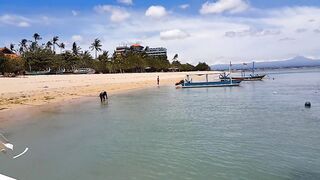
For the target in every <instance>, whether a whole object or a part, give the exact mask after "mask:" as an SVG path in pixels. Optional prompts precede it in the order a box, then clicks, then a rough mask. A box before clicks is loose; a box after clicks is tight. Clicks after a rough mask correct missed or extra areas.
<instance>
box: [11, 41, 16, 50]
mask: <svg viewBox="0 0 320 180" xmlns="http://www.w3.org/2000/svg"><path fill="white" fill-rule="evenodd" d="M10 50H11V51H13V52H15V51H16V50H15V49H14V44H12V43H11V44H10Z"/></svg>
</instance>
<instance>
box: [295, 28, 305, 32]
mask: <svg viewBox="0 0 320 180" xmlns="http://www.w3.org/2000/svg"><path fill="white" fill-rule="evenodd" d="M307 31H308V29H306V28H298V29H296V33H304V32H307Z"/></svg>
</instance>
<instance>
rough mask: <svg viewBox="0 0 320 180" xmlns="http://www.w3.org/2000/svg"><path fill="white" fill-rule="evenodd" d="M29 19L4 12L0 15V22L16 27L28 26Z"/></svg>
mask: <svg viewBox="0 0 320 180" xmlns="http://www.w3.org/2000/svg"><path fill="white" fill-rule="evenodd" d="M30 22H31V20H30V19H28V18H26V17H23V16H18V15H9V14H5V15H2V16H0V24H6V25H11V26H17V27H30V26H31V24H30Z"/></svg>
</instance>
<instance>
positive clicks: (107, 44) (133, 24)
mask: <svg viewBox="0 0 320 180" xmlns="http://www.w3.org/2000/svg"><path fill="white" fill-rule="evenodd" d="M118 8H120V7H118ZM95 10H97V11H98V10H99V12H100V13H107V14H106V15H105V14H97V13H93V14H83V15H82V16H79V17H77V18H75V17H72V16H68V17H63V16H62V15H61V16H59V15H56V16H54V17H52V16H50V17H48V18H49V19H50V22H51V23H50V25H49V26H50V27H51V26H52V27H54V28H61V27H63V29H64V33H65V34H63V32H61V33H59V34H57V35H59V36H61V37H65V36H68V34H71V35H73V34H75V35H74V37H73V38H72V40H73V41H76V42H77V44H78V45H80V46H81V48H82V50H87V49H88V47H89V46H90V44H91V42H92V40H93V39H95V38H100V39H101V40H102V44H103V45H104V46H103V48H104V49H105V50H109V52H113V50H114V48H115V47H116V46H118V45H119V44H121V43H127V44H129V42H141V43H142V45H143V46H150V47H157V46H162V47H166V48H167V49H168V57H171V58H172V57H173V56H174V54H176V53H177V54H179V58H180V59H179V60H181V61H182V62H189V63H197V62H198V61H206V62H208V63H209V64H216V63H227V62H229V61H230V60H232V61H233V62H234V63H237V62H243V61H245V60H251V59H255V60H257V61H262V60H274V59H286V58H290V57H292V56H296V55H305V56H312V57H320V47H319V43H318V42H320V26H319V23H318V22H320V18H319V17H320V7H287V8H274V9H255V10H254V11H251V12H250V16H249V15H245V16H242V15H241V14H239V15H237V16H230V15H225V14H224V13H222V14H220V15H219V16H201V15H193V16H190V15H184V14H176V13H168V14H167V15H166V18H165V21H156V20H154V18H149V17H150V16H149V17H147V16H145V12H144V11H140V10H133V9H132V10H131V11H130V14H132V16H134V17H139V18H129V19H127V20H126V21H125V23H108V22H106V18H107V17H106V16H108V15H110V16H111V12H110V11H111V10H110V7H109V8H102V7H100V8H96V9H95ZM225 12H229V11H225ZM10 16H13V15H10ZM41 17H42V16H38V17H37V16H30V17H28V18H27V19H19V21H16V20H15V21H14V22H18V23H19V22H28V23H30V24H31V25H32V28H33V27H34V32H39V33H41V35H43V37H44V39H49V38H52V35H51V34H50V31H49V32H48V29H51V28H50V27H48V26H47V25H45V23H44V21H43V20H42V19H41ZM108 17H109V16H108ZM61 18H63V22H62V21H61ZM8 19H10V18H8V17H6V18H3V16H1V15H0V26H1V27H2V28H3V29H6V30H7V31H10V30H11V29H16V30H19V28H17V24H15V25H10V26H13V27H9V25H8V24H6V23H4V20H6V21H7V22H12V21H8ZM31 19H32V21H31ZM311 19H312V22H310V20H311ZM6 26H8V27H6ZM299 28H300V29H301V28H303V29H306V31H305V32H304V33H297V32H296V30H297V29H299ZM88 29H90V31H88ZM20 31H21V32H24V29H21V28H20ZM32 32H33V31H32ZM46 33H47V34H46ZM46 36H47V37H48V38H46ZM1 38H2V41H3V42H5V43H10V42H12V41H16V42H18V41H19V40H20V39H21V37H9V36H2V37H1ZM15 38H16V39H15ZM69 42H70V46H71V44H72V41H71V37H70V41H69ZM70 46H68V49H70Z"/></svg>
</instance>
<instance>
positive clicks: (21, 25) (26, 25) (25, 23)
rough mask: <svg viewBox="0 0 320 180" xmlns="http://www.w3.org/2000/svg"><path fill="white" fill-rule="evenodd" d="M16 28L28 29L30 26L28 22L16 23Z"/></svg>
mask: <svg viewBox="0 0 320 180" xmlns="http://www.w3.org/2000/svg"><path fill="white" fill-rule="evenodd" d="M18 26H19V27H29V26H30V24H29V23H28V22H25V21H21V22H19V23H18Z"/></svg>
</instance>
